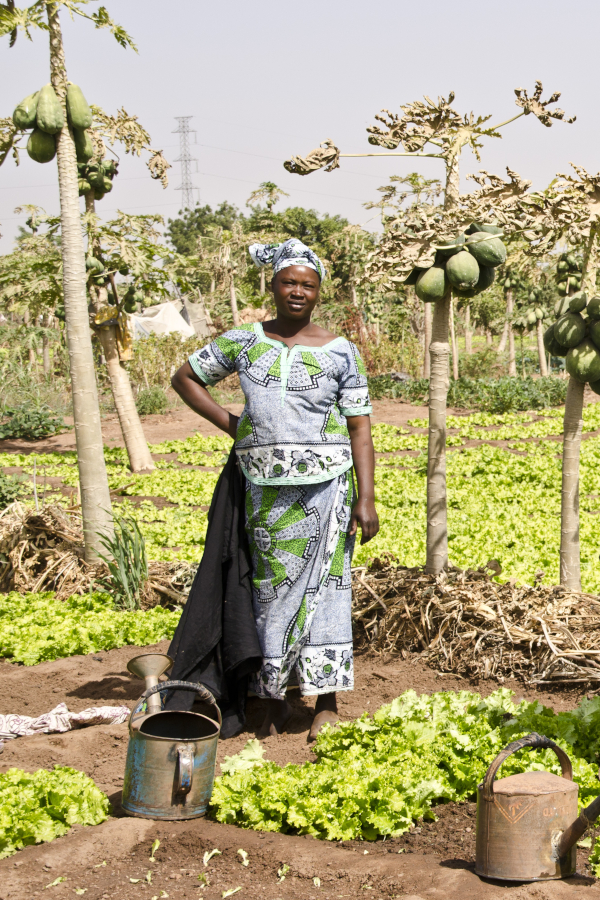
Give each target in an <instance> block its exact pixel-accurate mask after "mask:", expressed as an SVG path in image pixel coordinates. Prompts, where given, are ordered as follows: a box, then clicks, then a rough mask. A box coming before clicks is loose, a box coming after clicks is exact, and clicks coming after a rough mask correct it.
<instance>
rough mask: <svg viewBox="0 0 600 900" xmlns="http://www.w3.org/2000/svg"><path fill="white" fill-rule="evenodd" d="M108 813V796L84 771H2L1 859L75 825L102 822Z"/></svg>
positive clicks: (61, 768)
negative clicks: (31, 772) (3, 772)
mask: <svg viewBox="0 0 600 900" xmlns="http://www.w3.org/2000/svg"><path fill="white" fill-rule="evenodd" d="M109 813H110V803H109V801H108V797H107V796H106V794H103V793H102V791H101V790H100V789H99V788H97V787H96V785H95V784H94V782H93V781H92V779H91V778H88V776H87V775H84V774H83V772H78V771H77V770H76V769H70V768H68V767H67V766H55V767H54V771H52V772H49V771H47V770H46V769H39V770H38V771H37V772H34V773H33V774H29V773H28V772H24V771H23V770H22V769H9V770H8V772H6V773H5V774H4V775H0V859H4V857H5V856H11V855H12V854H13V853H16V851H17V850H21V849H22V848H23V847H26V846H28V845H29V844H39V843H41V842H42V841H53V840H54V838H56V837H59V836H60V835H61V834H66V833H67V831H68V830H69V829H70V828H71V826H72V825H99V824H100V822H103V821H104V820H105V819H106V818H107V817H108V815H109Z"/></svg>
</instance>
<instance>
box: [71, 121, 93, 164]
mask: <svg viewBox="0 0 600 900" xmlns="http://www.w3.org/2000/svg"><path fill="white" fill-rule="evenodd" d="M73 140H74V141H75V152H76V154H77V160H78V162H81V163H86V162H87V161H88V159H91V158H92V156H93V155H94V145H93V143H92V139H91V137H90V136H89V134H88V133H87V131H80V130H79V129H78V128H74V129H73Z"/></svg>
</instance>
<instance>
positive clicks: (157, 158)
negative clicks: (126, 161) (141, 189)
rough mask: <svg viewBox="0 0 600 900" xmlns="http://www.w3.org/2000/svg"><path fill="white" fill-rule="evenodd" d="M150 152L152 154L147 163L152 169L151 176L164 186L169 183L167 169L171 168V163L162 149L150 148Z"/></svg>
mask: <svg viewBox="0 0 600 900" xmlns="http://www.w3.org/2000/svg"><path fill="white" fill-rule="evenodd" d="M149 152H150V153H151V154H152V156H151V157H150V159H149V160H148V162H147V163H146V165H147V166H148V168H149V169H150V177H151V178H154V179H155V180H156V181H160V183H161V184H162V186H163V187H164V188H166V187H168V185H169V178H168V176H167V169H170V168H171V163H170V162H167V160H166V159H165V158H164V156H163V154H162V150H152V148H149Z"/></svg>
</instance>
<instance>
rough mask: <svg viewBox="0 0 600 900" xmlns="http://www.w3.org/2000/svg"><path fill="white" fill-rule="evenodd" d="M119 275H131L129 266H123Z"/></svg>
mask: <svg viewBox="0 0 600 900" xmlns="http://www.w3.org/2000/svg"><path fill="white" fill-rule="evenodd" d="M119 275H129V266H121V268H120V269H119Z"/></svg>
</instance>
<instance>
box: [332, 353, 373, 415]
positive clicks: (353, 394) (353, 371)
mask: <svg viewBox="0 0 600 900" xmlns="http://www.w3.org/2000/svg"><path fill="white" fill-rule="evenodd" d="M336 356H337V357H338V362H339V364H340V378H339V381H338V405H339V408H340V412H341V413H342V415H344V416H368V415H369V414H370V413H371V412H373V407H372V406H371V400H370V397H369V387H368V384H367V370H366V369H365V364H364V363H363V361H362V359H361V355H360V353H359V352H358V348H357V347H356V346H355V345H354V344H352V343H351V342H350V341H344V344H343V346H341V347H340V349H339V351H338V352H337V353H336Z"/></svg>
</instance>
